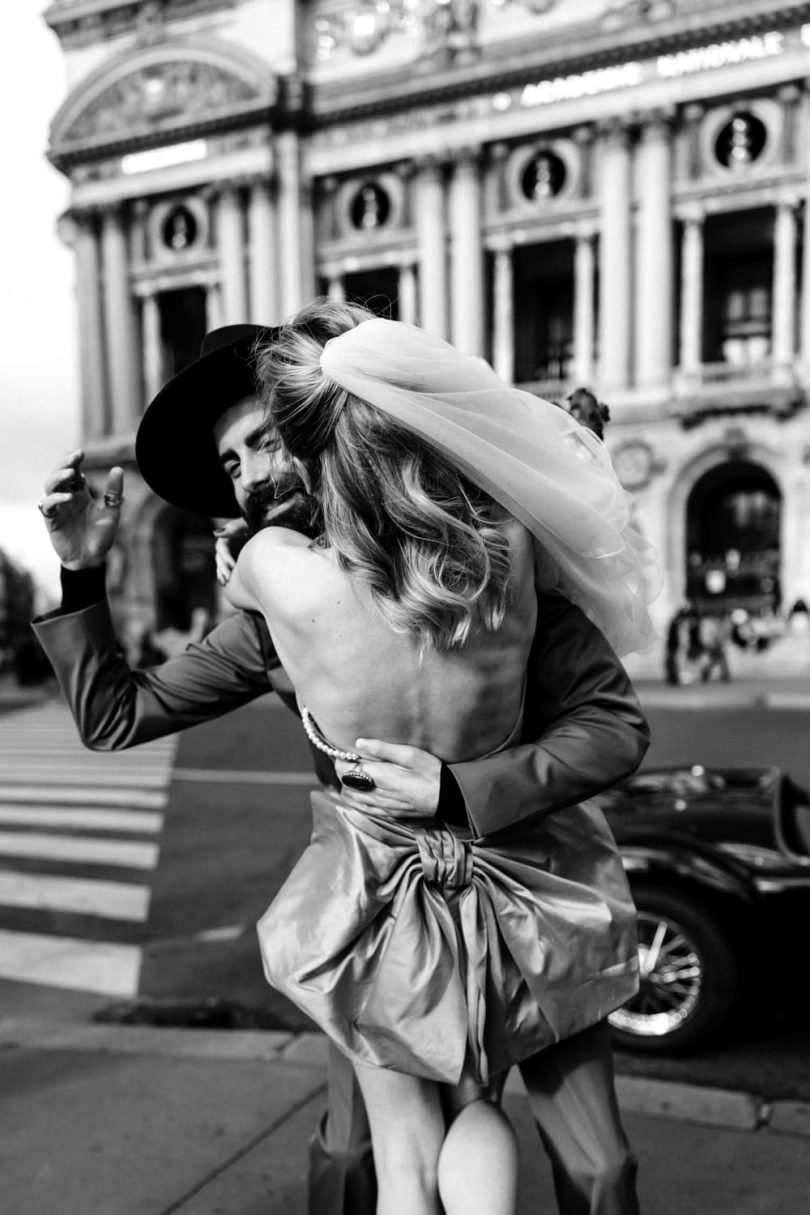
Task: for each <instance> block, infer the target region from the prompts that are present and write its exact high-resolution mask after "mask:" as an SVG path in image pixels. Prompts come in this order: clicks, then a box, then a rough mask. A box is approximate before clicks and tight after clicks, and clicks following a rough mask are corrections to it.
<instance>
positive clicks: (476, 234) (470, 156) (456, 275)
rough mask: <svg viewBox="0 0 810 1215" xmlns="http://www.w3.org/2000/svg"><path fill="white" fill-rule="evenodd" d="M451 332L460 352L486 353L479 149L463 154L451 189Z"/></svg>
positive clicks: (459, 159)
mask: <svg viewBox="0 0 810 1215" xmlns="http://www.w3.org/2000/svg"><path fill="white" fill-rule="evenodd" d="M450 276H451V293H450V294H451V316H452V324H451V333H452V341H453V344H454V345H455V346H457V347H458V348H459V350H463V351H465V353H467V354H475V355H478V356H479V357H483V354H484V254H483V249H482V245H481V179H480V161H479V152H478V149H477V148H475V149H472V148H468V149H464V150H463V151H462V152H461V153H459V156H458V159H457V160H456V163H455V168H454V171H453V180H452V184H451V187H450Z"/></svg>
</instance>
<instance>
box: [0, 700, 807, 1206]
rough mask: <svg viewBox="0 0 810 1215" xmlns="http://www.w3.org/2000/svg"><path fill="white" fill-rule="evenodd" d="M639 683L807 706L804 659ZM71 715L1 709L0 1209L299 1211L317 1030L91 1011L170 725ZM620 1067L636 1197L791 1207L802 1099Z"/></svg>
mask: <svg viewBox="0 0 810 1215" xmlns="http://www.w3.org/2000/svg"><path fill="white" fill-rule="evenodd" d="M639 689H640V692H641V696H642V700H643V701H644V702H645V704H647V705H648V706H650V707H667V708H682V709H684V710H685V711H687V712H690V711H694V710H695V709H699V708H704V707H718V706H720V707H725V708H734V707H739V708H743V707H745V706H759V707H765V708H767V709H772V710H774V711H775V712H777V713H778V711H779V710H780V709H785V710H787V709H789V710H791V711H796V710H802V709H805V708H808V707H810V679H807V678H804V677H803V676H802V677H801V678H790V677H782V678H775V677H770V678H763V677H757V676H755V677H748V678H745V679H743V678H738V679H737V680H736V682H735V683H733V684H731V685H719V684H717V685H715V684H711V685H704V686H701V687H699V688H696V687H694V686H692V687H682V688H667V687H665V686H664V685H662V684H660V683H658V682H656V681H652V680H651V681H646V680H641V681H640V684H639ZM71 731H72V727H71V726H70V725H69V724H68V722H67V719H66V715H65V713H64V710H63V709H62V708H61V707H60V706H59V705H58V702H55V701H52V700H45V701H41V702H39V703H34V704H32V705H31V706H29V707H28V708H26V709H23V710H18V711H13V712H11V713H9V714H6V715H5V716H4V717H2V718H0V737H1V739H2V741H0V785H1V786H2V792H1V793H0V979H2V978H3V976H5V977H6V978H7V979H9V980H11V982H10V985H5V986H2V985H0V986H2V990H3V992H4V994H7V993H8V991H14V990H15V984H16V983H20V984H21V986H20V987H19V989H18V990H19V991H22V992H24V993H25V996H26V998H25V1000H19V999H18V1001H17V1002H16V1004H15V1001H14V1000H10V1001H8V1002H7V1003H6V1007H5V1008H4V1009H3V1010H2V1015H0V1128H2V1129H0V1177H2V1182H1V1183H0V1212H2V1215H45V1212H47V1213H48V1215H149V1213H155V1215H172V1213H174V1212H178V1213H180V1215H276V1213H278V1215H299V1213H300V1215H303V1212H304V1211H305V1210H306V1156H307V1140H308V1138H309V1136H310V1134H311V1133H312V1130H313V1129H314V1126H315V1123H316V1121H317V1118H318V1116H319V1113H320V1111H321V1109H322V1106H323V1096H324V1091H325V1074H324V1042H323V1039H322V1038H321V1037H319V1036H317V1035H310V1034H300V1033H299V1034H290V1033H279V1032H256V1031H251V1032H245V1031H231V1032H222V1031H219V1032H211V1031H206V1030H178V1029H155V1028H149V1027H144V1026H138V1027H131V1026H124V1025H94V1024H89V1023H88V1020H89V1018H90V1015H91V1013H92V1011H93V1010H94V1009H95V1008H96V1007H97V1006H98V1003H99V999H101V998H106V997H108V996H109V997H113V996H125V995H131V994H133V992H134V991H135V990H137V982H138V974H139V971H140V966H141V963H142V950H143V943H144V940H145V937H144V933H145V925H146V919H147V917H148V910H149V896H150V893H151V886H152V883H153V877H154V873H155V867H156V865H157V860H158V857H159V850H160V847H161V843H162V841H163V838H164V824H163V822H162V812H163V808H164V807H165V798H166V787H167V784H168V779H169V776H170V774H171V765H172V760H173V756H174V751H173V746H174V744H173V743H171V742H169V743H165V744H164V743H161V744H150V748H148V749H147V748H141V749H139V750H138V751H133V752H129V753H125V754H124V755H123V756H112V757H108V756H96V757H94V758H93V765H92V769H88V768H87V756H86V753H85V752H83V751H81V749H80V748H79V747H78V744H76V743H75V742H74V740H73V736H72V734H71ZM82 760H83V762H82ZM107 761H110V762H109V763H107ZM99 762H101V764H102V765H103V766H102V768H101V769H98V768H97V764H98V763H99ZM88 771H94V772H96V771H97V772H98V775H97V776H94V777H93V779H92V780H91V779H88V776H87V773H88ZM99 816H103V817H99ZM76 841H80V842H81V845H82V846H81V848H78V847H77V843H76ZM59 879H62V880H61V881H60V880H59ZM64 879H67V880H64ZM37 916H43V917H45V921H47V923H48V924H49V925H50V932H43V931H36V930H35V928H32V917H33V921H34V923H35V921H36V918H37ZM45 921H43V922H45ZM102 958H104V959H107V960H108V961H109V963H110V964H109V966H108V967H107V968H105V966H104V965H103V964H100V959H102ZM77 976H83V977H82V983H83V984H84V987H83V988H79V987H77V986H76V979H77ZM71 984H73V986H71ZM37 991H41V992H42V993H43V999H42V1001H41V1002H40V1003H39V1004H38V1003H37V1001H36V999H35V998H32V993H33V992H37ZM54 992H56V994H57V996H58V1000H57V1001H56V1002H54V1001H53V1000H52V999H51V1000H49V999H46V998H45V996H46V995H47V994H49V993H50V994H51V995H53V993H54ZM57 1010H61V1012H60V1011H57ZM618 1087H619V1096H620V1103H621V1105H622V1108H623V1111H624V1114H625V1121H626V1125H627V1128H628V1131H629V1134H630V1136H631V1139H632V1142H633V1144H634V1147H635V1150H636V1152H637V1154H638V1156H639V1160H640V1193H641V1199H642V1209H643V1210H644V1212H645V1215H709V1213H711V1215H718V1213H722V1215H725V1213H728V1215H800V1213H802V1212H804V1211H805V1210H807V1209H808V1205H809V1203H808V1193H810V1141H809V1139H808V1137H809V1136H810V1105H808V1104H805V1103H803V1102H793V1101H776V1102H772V1103H769V1102H765V1101H763V1100H761V1099H759V1098H757V1097H756V1096H754V1095H753V1094H752V1093H750V1092H747V1091H745V1089H744V1088H740V1089H736V1090H732V1091H726V1090H723V1089H718V1088H711V1087H703V1086H699V1085H684V1084H680V1083H677V1082H672V1081H668V1082H664V1081H661V1080H657V1079H649V1078H646V1077H637V1076H626V1075H621V1076H619V1078H618ZM507 1107H508V1110H509V1113H510V1116H511V1117H512V1119H513V1121H514V1123H515V1125H516V1128H517V1130H518V1135H519V1139H520V1144H521V1173H522V1190H521V1196H520V1204H519V1215H539V1213H540V1212H543V1213H545V1212H553V1211H554V1210H555V1205H554V1200H553V1196H552V1189H551V1182H550V1177H549V1173H548V1168H547V1165H546V1163H545V1160H544V1157H543V1153H542V1151H541V1150H540V1148H539V1145H538V1143H537V1140H536V1136H535V1132H534V1129H533V1127H532V1125H531V1120H530V1116H529V1112H528V1106H527V1104H526V1100H525V1095H524V1094H523V1093H522V1091H521V1089H520V1085H519V1081H515V1082H514V1083H512V1082H510V1088H509V1091H508V1096H507ZM563 1215H564V1213H563Z"/></svg>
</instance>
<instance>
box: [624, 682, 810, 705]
mask: <svg viewBox="0 0 810 1215" xmlns="http://www.w3.org/2000/svg"><path fill="white" fill-rule="evenodd" d="M636 692H637V693H638V698H639V700H640V701H641V703H642V705H643V706H644V707H645V708H650V709H683V710H692V709H772V710H776V711H780V710H781V711H787V712H789V711H791V710H792V711H794V712H795V711H798V710H801V709H810V692H763V691H757V690H756V689H745V690H744V691H742V690H741V691H738V692H736V693H733V692H732V691H731V690H727V691H726V690H725V689H724V692H725V694H724V695H719V694H714V695H713V694H712V693H711V692H702V691H701V692H698V691H695V692H693V691H691V690H690V689H682V690H679V689H677V688H672V689H668V688H655V687H650V688H645V687H644V686H643V685H642V686H639V685H638V684H636Z"/></svg>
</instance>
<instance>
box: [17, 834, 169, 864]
mask: <svg viewBox="0 0 810 1215" xmlns="http://www.w3.org/2000/svg"><path fill="white" fill-rule="evenodd" d="M158 851H159V849H158V846H157V844H142V843H132V842H130V841H127V840H101V839H80V838H78V837H77V836H74V835H49V834H36V835H33V834H30V833H28V832H21V831H0V856H17V857H28V858H30V859H32V860H34V859H38V860H49V861H68V862H71V863H74V864H76V863H78V864H87V865H116V866H119V867H121V868H124V869H154V868H156V866H157V862H158Z"/></svg>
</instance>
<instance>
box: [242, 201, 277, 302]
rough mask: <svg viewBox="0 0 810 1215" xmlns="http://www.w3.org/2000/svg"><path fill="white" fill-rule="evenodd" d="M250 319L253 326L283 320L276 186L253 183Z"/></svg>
mask: <svg viewBox="0 0 810 1215" xmlns="http://www.w3.org/2000/svg"><path fill="white" fill-rule="evenodd" d="M248 232H249V240H250V319H251V321H252V322H253V324H254V325H275V324H277V323H278V321H280V320H281V310H280V308H279V303H278V286H279V283H278V278H279V271H278V256H277V249H278V232H277V225H276V212H275V197H274V187H273V183H272V182H270V181H267V180H264V181H256V182H253V183H252V185H251V186H250V194H249V201H248Z"/></svg>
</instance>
